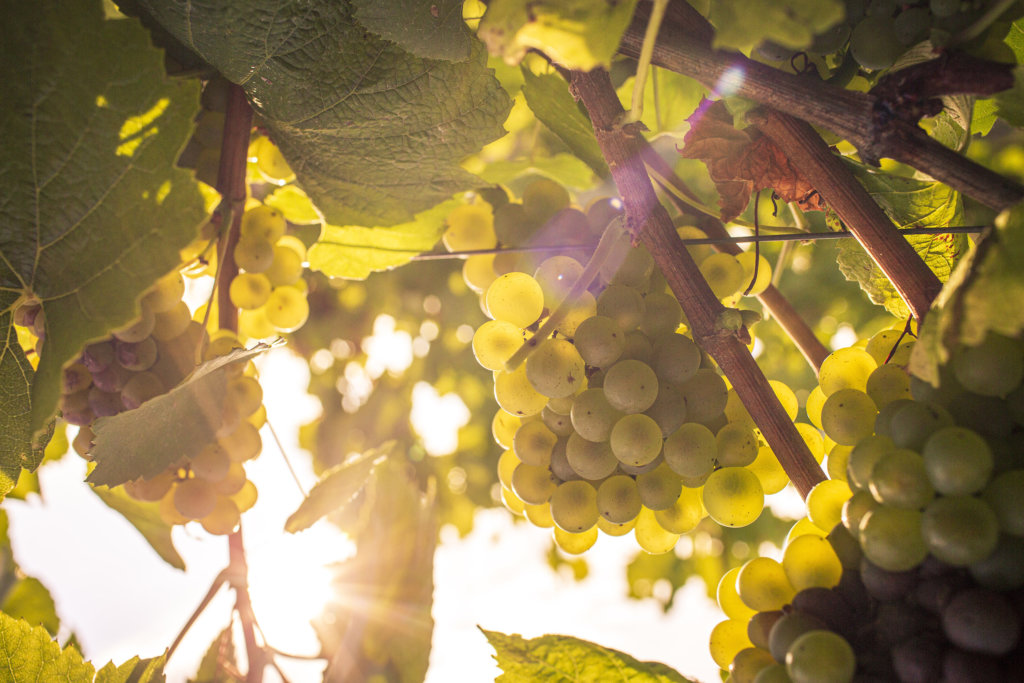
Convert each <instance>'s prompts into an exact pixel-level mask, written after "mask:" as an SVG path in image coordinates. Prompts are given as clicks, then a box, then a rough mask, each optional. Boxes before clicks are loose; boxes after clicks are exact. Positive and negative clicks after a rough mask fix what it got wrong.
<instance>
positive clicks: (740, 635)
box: [708, 619, 753, 669]
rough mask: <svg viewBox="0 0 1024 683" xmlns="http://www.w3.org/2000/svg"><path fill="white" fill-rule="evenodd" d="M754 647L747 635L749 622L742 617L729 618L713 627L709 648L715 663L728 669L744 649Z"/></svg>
mask: <svg viewBox="0 0 1024 683" xmlns="http://www.w3.org/2000/svg"><path fill="white" fill-rule="evenodd" d="M748 647H753V643H751V642H750V637H749V636H748V635H747V622H745V621H743V620H741V619H727V620H726V621H723V622H720V623H719V624H717V625H716V626H715V627H714V628H713V629H711V638H710V640H709V642H708V650H709V651H710V652H711V659H713V660H715V664H717V665H718V666H720V667H722V668H723V669H728V668H729V664H730V663H731V662H732V660H733V659H734V658H735V657H736V655H737V654H738V653H739V652H740V651H741V650H743V649H745V648H748Z"/></svg>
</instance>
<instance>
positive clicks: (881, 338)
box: [864, 329, 914, 367]
mask: <svg viewBox="0 0 1024 683" xmlns="http://www.w3.org/2000/svg"><path fill="white" fill-rule="evenodd" d="M901 337H904V335H903V333H902V332H901V331H899V330H891V329H890V330H882V331H881V332H879V333H878V334H875V335H874V336H872V337H871V339H869V340H868V343H867V346H865V347H864V350H865V351H867V352H868V353H869V354H870V355H871V357H872V358H874V359H875V363H876V364H877V365H878V366H879V367H881V366H883V365H887V364H888V365H898V366H901V367H904V366H906V364H907V362H908V361H909V360H910V350H911V349H912V348H913V346H914V338H913V337H904V338H903V341H900V338H901ZM897 344H898V345H897ZM890 354H892V358H890V357H889V355H890ZM886 361H888V363H886Z"/></svg>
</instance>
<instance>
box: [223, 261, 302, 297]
mask: <svg viewBox="0 0 1024 683" xmlns="http://www.w3.org/2000/svg"><path fill="white" fill-rule="evenodd" d="M289 251H291V250H289ZM292 253H295V252H292ZM272 289H273V286H272V285H271V284H270V280H269V279H268V278H267V276H266V275H264V274H263V273H239V274H238V275H236V276H235V277H234V278H232V280H231V286H230V288H229V290H228V292H229V294H230V296H231V303H233V304H234V305H235V306H237V307H238V308H244V309H247V310H252V309H255V308H259V307H260V306H262V305H263V304H265V303H267V300H268V299H270V292H271V290H272Z"/></svg>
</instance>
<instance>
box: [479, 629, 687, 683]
mask: <svg viewBox="0 0 1024 683" xmlns="http://www.w3.org/2000/svg"><path fill="white" fill-rule="evenodd" d="M480 630H481V631H483V633H484V635H485V636H487V640H488V641H489V642H490V643H491V646H492V647H493V648H494V650H495V652H497V657H496V659H497V660H498V666H499V667H501V670H502V671H503V672H504V673H502V674H501V675H500V676H498V677H497V678H496V679H495V681H496V683H532V682H533V681H550V682H551V683H562V682H563V681H564V682H566V683H590V682H593V683H612V682H614V681H622V682H623V683H626V682H628V683H648V682H649V683H692V682H691V681H690V679H688V678H686V677H684V676H682V675H681V674H679V673H678V672H676V671H675V670H673V669H672V668H670V667H668V666H666V665H664V664H661V663H660V662H641V661H639V660H637V659H634V658H633V657H630V656H629V655H627V654H625V653H623V652H619V651H618V650H612V649H611V648H607V647H602V646H600V645H597V644H596V643H591V642H588V641H586V640H580V639H579V638H573V637H572V636H555V635H548V636H541V637H539V638H531V639H529V640H527V639H525V638H523V637H522V636H519V635H506V634H504V633H499V632H498V631H487V630H485V629H480Z"/></svg>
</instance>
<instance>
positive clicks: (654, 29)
mask: <svg viewBox="0 0 1024 683" xmlns="http://www.w3.org/2000/svg"><path fill="white" fill-rule="evenodd" d="M667 7H668V0H654V6H653V7H652V8H651V16H650V17H648V18H647V28H646V30H645V31H644V42H643V46H642V47H641V48H640V58H639V59H637V64H636V76H635V77H634V79H633V98H632V101H631V103H630V105H629V106H630V109H629V111H628V112H627V113H626V122H627V123H633V122H635V121H639V120H640V119H641V118H642V117H643V115H644V86H646V85H647V77H648V75H649V74H650V72H651V55H653V54H654V45H655V43H657V42H658V29H659V28H661V20H662V19H664V18H665V8H667Z"/></svg>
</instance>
